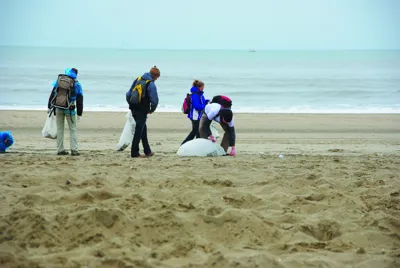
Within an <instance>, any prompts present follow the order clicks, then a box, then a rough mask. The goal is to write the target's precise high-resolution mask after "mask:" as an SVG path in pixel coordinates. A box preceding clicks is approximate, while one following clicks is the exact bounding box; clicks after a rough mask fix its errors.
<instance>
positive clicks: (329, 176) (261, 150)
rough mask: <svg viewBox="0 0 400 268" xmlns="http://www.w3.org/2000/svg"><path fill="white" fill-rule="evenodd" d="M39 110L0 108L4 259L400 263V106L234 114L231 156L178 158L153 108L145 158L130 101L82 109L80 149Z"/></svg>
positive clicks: (183, 124)
mask: <svg viewBox="0 0 400 268" xmlns="http://www.w3.org/2000/svg"><path fill="white" fill-rule="evenodd" d="M45 119H46V113H45V112H39V111H0V126H1V130H11V131H12V134H13V137H14V139H15V144H14V145H13V146H12V147H11V148H10V149H9V153H6V154H1V155H0V177H1V184H0V199H1V202H0V206H1V209H0V267H46V268H47V267H49V268H50V267H51V268H57V267H90V268H91V267H100V268H106V267H185V268H189V267H218V268H224V267H276V268H280V267H282V268H283V267H285V268H298V267H330V268H333V267H335V268H336V267H337V268H341V267H359V268H376V267H400V183H399V182H400V115H340V114H336V115H301V114H297V115H293V114H286V115H285V114H280V115H279V114H276V115H275V114H238V115H236V116H235V123H236V131H237V156H236V157H215V158H180V157H178V156H176V151H177V150H178V148H179V144H180V143H181V142H182V140H183V139H184V138H185V137H186V135H187V134H188V133H189V131H190V122H189V121H188V120H187V119H186V118H184V115H182V114H179V113H155V114H153V115H150V116H149V121H148V129H149V130H148V131H149V139H150V143H151V145H152V149H153V151H154V152H155V153H156V155H155V156H154V157H152V158H149V159H131V158H130V157H129V149H126V150H125V151H124V152H117V151H115V145H116V144H117V142H118V140H119V136H120V134H121V132H122V129H123V127H124V124H125V113H116V112H115V113H113V112H109V113H101V112H87V113H84V117H83V119H82V122H80V123H79V124H78V142H79V149H80V152H81V156H79V157H71V156H57V155H56V152H55V147H56V146H55V140H50V139H45V138H43V137H41V129H42V127H43V125H44V121H45ZM219 130H220V129H219ZM68 138H69V136H68V131H66V135H65V145H66V148H67V149H68V148H69V141H68ZM279 154H282V155H283V156H284V157H283V158H279V157H278V155H279ZM67 181H69V182H70V183H69V184H68V183H67Z"/></svg>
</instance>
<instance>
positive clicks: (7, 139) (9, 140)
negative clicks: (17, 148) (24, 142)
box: [0, 132, 14, 153]
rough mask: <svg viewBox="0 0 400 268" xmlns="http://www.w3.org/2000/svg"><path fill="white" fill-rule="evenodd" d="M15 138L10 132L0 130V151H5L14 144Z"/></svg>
mask: <svg viewBox="0 0 400 268" xmlns="http://www.w3.org/2000/svg"><path fill="white" fill-rule="evenodd" d="M13 143H14V139H13V137H12V136H11V133H9V132H0V153H5V152H6V149H7V148H8V147H10V146H11V145H13Z"/></svg>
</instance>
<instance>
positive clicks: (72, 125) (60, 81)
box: [47, 68, 83, 156]
mask: <svg viewBox="0 0 400 268" xmlns="http://www.w3.org/2000/svg"><path fill="white" fill-rule="evenodd" d="M77 77H78V70H77V69H76V68H67V69H65V73H64V74H59V75H58V78H57V80H56V81H54V82H53V90H52V91H51V94H50V97H49V102H48V104H47V108H48V113H49V114H50V115H51V113H54V115H56V122H57V155H68V154H69V153H68V152H67V151H66V150H65V149H64V123H65V119H66V120H67V123H68V127H69V131H70V148H71V155H72V156H79V151H78V142H77V137H76V123H77V122H79V121H80V120H81V117H82V112H83V92H82V85H81V83H79V81H78V80H77ZM76 115H78V116H76Z"/></svg>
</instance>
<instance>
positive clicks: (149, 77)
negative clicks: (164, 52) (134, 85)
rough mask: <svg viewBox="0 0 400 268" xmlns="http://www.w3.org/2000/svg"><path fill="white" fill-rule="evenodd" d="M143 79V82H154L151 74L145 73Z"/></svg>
mask: <svg viewBox="0 0 400 268" xmlns="http://www.w3.org/2000/svg"><path fill="white" fill-rule="evenodd" d="M142 79H143V80H151V81H153V80H154V79H153V77H152V76H151V74H150V73H144V74H143V75H142Z"/></svg>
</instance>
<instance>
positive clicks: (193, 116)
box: [181, 80, 209, 145]
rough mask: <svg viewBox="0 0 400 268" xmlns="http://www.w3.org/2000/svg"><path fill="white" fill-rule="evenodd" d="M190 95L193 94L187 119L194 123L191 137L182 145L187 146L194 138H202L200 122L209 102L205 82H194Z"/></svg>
mask: <svg viewBox="0 0 400 268" xmlns="http://www.w3.org/2000/svg"><path fill="white" fill-rule="evenodd" d="M190 93H191V107H190V112H189V114H188V116H187V117H188V118H189V119H190V121H192V131H190V133H189V135H188V136H187V137H186V139H185V140H184V141H183V142H182V144H185V143H186V142H188V141H190V140H193V139H194V138H200V132H199V122H200V119H201V116H202V115H203V110H204V108H205V107H206V105H207V103H208V101H209V100H206V99H205V98H204V95H203V94H204V83H203V81H200V80H194V81H193V84H192V88H191V89H190ZM182 144H181V145H182Z"/></svg>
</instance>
